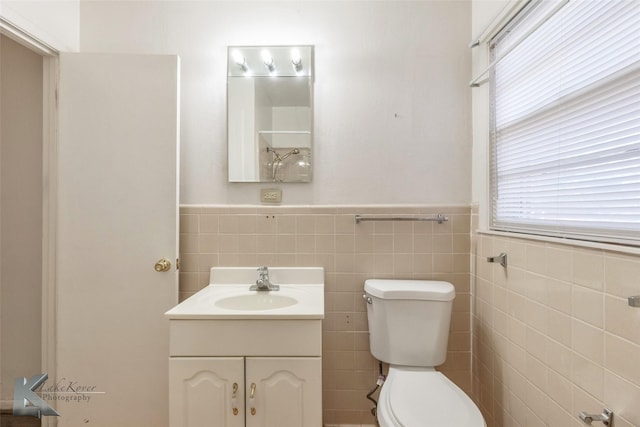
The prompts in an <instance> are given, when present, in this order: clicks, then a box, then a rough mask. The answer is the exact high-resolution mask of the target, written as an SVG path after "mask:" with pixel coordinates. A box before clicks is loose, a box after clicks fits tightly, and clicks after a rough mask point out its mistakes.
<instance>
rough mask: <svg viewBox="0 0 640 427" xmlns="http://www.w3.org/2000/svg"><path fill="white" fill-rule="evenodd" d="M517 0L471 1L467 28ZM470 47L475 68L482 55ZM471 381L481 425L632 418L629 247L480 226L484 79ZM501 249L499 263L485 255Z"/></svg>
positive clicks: (637, 390)
mask: <svg viewBox="0 0 640 427" xmlns="http://www.w3.org/2000/svg"><path fill="white" fill-rule="evenodd" d="M515 3H517V2H516V1H511V2H507V1H485V0H475V1H473V7H472V10H473V12H472V15H473V18H472V19H473V27H474V34H479V33H480V32H481V31H482V30H483V29H484V28H485V27H486V26H487V24H488V23H489V22H490V21H491V19H492V18H493V16H494V15H495V14H496V13H498V12H500V11H501V10H502V9H503V8H504V7H511V6H512V5H513V4H515ZM487 62H488V61H487V49H486V45H483V46H480V47H479V48H475V49H474V50H473V68H474V73H477V72H479V71H481V70H482V69H483V68H484V67H485V66H486V64H487ZM472 108H473V154H474V157H473V185H472V200H474V202H476V203H478V205H477V206H476V207H474V210H473V212H474V214H473V216H472V218H473V219H472V226H471V229H472V231H473V237H472V245H471V252H472V267H471V270H472V335H473V343H472V354H473V363H472V372H473V374H472V383H473V387H472V388H473V393H474V397H475V399H476V401H477V402H478V403H479V406H480V409H481V410H482V412H483V414H484V415H485V418H486V420H487V424H488V425H489V426H496V427H500V426H557V427H567V426H575V427H578V426H583V425H584V424H583V423H582V422H581V421H580V420H579V419H578V418H577V414H578V413H579V412H581V411H587V412H590V413H596V414H598V413H600V412H601V411H602V409H603V408H604V407H609V408H611V409H613V411H614V413H615V426H616V427H629V426H638V425H640V408H639V407H638V404H637V403H638V401H640V376H639V375H638V370H637V366H636V365H637V363H636V362H637V361H638V360H640V334H639V333H638V331H639V330H640V328H639V327H638V326H639V325H640V310H638V309H634V308H631V307H629V306H628V305H627V301H626V298H627V297H629V296H631V295H636V294H640V284H639V279H640V256H639V255H638V254H639V251H638V250H633V249H626V250H625V249H624V248H621V247H615V246H611V245H609V246H603V245H600V246H595V247H592V248H589V247H585V246H584V245H575V244H570V242H558V241H552V240H548V239H547V240H544V239H542V240H530V239H523V238H519V237H514V236H508V235H497V234H487V233H486V232H485V231H486V230H487V228H488V227H487V224H488V211H489V206H488V197H487V189H488V178H487V177H488V155H487V153H488V117H489V109H488V87H487V85H483V86H481V87H480V88H474V89H473V107H472ZM500 252H505V253H507V256H508V267H507V268H503V267H501V266H499V265H498V264H489V263H487V262H486V257H487V256H493V255H497V254H499V253H500Z"/></svg>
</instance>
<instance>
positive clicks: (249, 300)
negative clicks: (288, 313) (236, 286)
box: [214, 292, 298, 311]
mask: <svg viewBox="0 0 640 427" xmlns="http://www.w3.org/2000/svg"><path fill="white" fill-rule="evenodd" d="M297 303H298V300H296V299H295V298H291V297H288V296H286V295H279V294H276V293H273V292H255V293H253V294H249V295H236V296H232V297H226V298H221V299H219V300H216V302H215V303H214V305H216V306H217V307H220V308H224V309H227V310H243V311H244V310H247V311H255V310H274V309H276V308H284V307H289V306H291V305H294V304H297Z"/></svg>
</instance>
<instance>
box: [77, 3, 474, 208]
mask: <svg viewBox="0 0 640 427" xmlns="http://www.w3.org/2000/svg"><path fill="white" fill-rule="evenodd" d="M80 20H81V23H82V25H81V31H80V48H81V51H96V52H133V53H175V54H178V55H180V56H181V59H182V82H181V83H182V86H181V87H182V123H181V129H182V152H181V156H182V165H181V166H182V167H181V171H182V176H181V203H183V204H193V203H203V204H205V203H206V204H208V203H214V204H236V203H239V204H245V203H257V202H258V200H259V188H260V187H261V186H262V185H260V184H237V183H236V184H229V183H227V167H226V159H227V147H226V58H227V51H226V48H227V46H228V45H256V44H258V45H260V44H265V45H267V44H276V45H277V44H285V45H286V44H298V43H299V44H311V45H315V67H316V68H315V71H316V72H315V76H316V79H315V90H314V92H315V94H314V95H315V116H314V128H315V132H316V133H315V137H314V142H315V147H314V156H315V157H314V178H313V182H312V183H311V184H287V185H281V187H282V188H283V190H284V194H283V203H284V204H360V203H363V204H364V203H369V204H384V203H408V204H411V203H434V204H440V203H442V204H452V203H469V202H470V201H471V90H470V89H469V87H468V85H467V83H468V82H469V80H470V78H471V59H470V54H469V48H468V44H469V41H470V39H471V30H470V29H471V4H470V2H466V1H384V2H382V1H364V2H352V1H304V2H293V1H283V2H274V1H256V2H247V1H225V2H222V1H193V2H192V1H145V2H140V1H124V2H111V1H86V2H81V4H80Z"/></svg>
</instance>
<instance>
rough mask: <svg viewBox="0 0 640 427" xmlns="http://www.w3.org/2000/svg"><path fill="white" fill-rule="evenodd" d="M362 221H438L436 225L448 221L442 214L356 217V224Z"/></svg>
mask: <svg viewBox="0 0 640 427" xmlns="http://www.w3.org/2000/svg"><path fill="white" fill-rule="evenodd" d="M362 221H438V224H442V223H443V222H445V221H449V217H448V216H444V215H442V214H437V215H432V216H419V217H415V216H400V217H395V216H393V217H384V216H362V215H356V224H360V223H361V222H362Z"/></svg>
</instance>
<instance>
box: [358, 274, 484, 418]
mask: <svg viewBox="0 0 640 427" xmlns="http://www.w3.org/2000/svg"><path fill="white" fill-rule="evenodd" d="M364 290H365V294H364V298H365V300H366V302H367V319H368V322H369V346H370V349H371V354H372V355H373V356H374V357H375V358H376V359H378V360H380V361H381V362H386V363H388V364H389V365H390V367H389V374H388V376H387V378H386V380H385V382H384V384H383V385H382V389H381V391H380V398H379V401H378V406H377V409H376V413H377V418H378V423H379V424H380V427H400V426H402V427H486V423H485V421H484V418H483V417H482V414H481V413H480V410H479V409H478V407H477V406H476V405H475V404H474V403H473V401H472V400H471V398H469V396H467V395H466V394H465V393H464V392H463V391H462V390H461V389H460V388H459V387H458V386H456V385H455V384H454V383H453V382H451V381H450V380H449V379H448V378H447V377H445V376H444V375H443V374H442V373H440V372H438V371H436V369H435V366H438V365H440V364H442V363H444V361H445V359H446V354H447V342H448V337H449V325H450V322H451V308H452V305H453V299H454V298H455V288H454V286H453V285H452V284H451V283H448V282H441V281H429V280H374V279H370V280H367V281H365V286H364Z"/></svg>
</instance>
